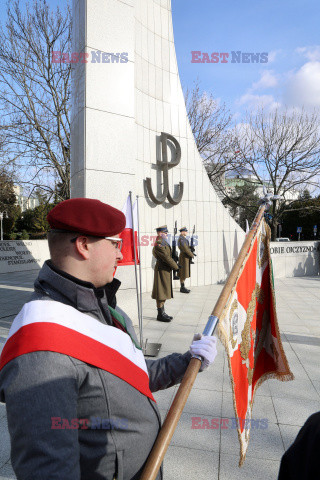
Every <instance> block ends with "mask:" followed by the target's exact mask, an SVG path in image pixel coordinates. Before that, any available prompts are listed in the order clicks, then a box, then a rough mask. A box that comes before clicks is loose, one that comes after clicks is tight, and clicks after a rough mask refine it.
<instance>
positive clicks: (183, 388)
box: [140, 199, 268, 480]
mask: <svg viewBox="0 0 320 480" xmlns="http://www.w3.org/2000/svg"><path fill="white" fill-rule="evenodd" d="M267 203H268V200H267V199H264V200H263V203H262V205H261V206H260V208H259V210H258V212H257V214H256V216H255V219H254V221H253V223H252V225H251V228H250V231H249V233H248V235H247V236H246V238H245V240H244V242H243V245H242V248H241V250H240V252H239V255H238V258H237V260H236V261H235V264H234V265H233V268H232V270H231V272H230V274H229V277H228V279H227V281H226V283H225V285H224V287H223V289H222V292H221V293H220V296H219V298H218V300H217V302H216V304H215V307H214V309H213V311H212V314H211V315H210V317H209V320H208V323H207V325H206V327H205V329H204V331H203V335H206V336H208V335H213V333H214V330H215V328H216V326H217V324H218V321H219V317H220V316H221V314H222V312H223V309H224V307H225V305H226V303H227V300H228V298H229V296H230V293H231V291H232V288H233V287H234V285H235V283H236V280H237V277H238V275H239V271H240V269H241V266H242V264H243V262H244V260H245V258H246V255H247V252H248V250H249V248H250V246H251V243H252V241H253V238H254V236H255V234H256V232H257V229H258V227H259V225H260V222H261V220H262V218H263V215H264V211H265V209H266V205H267ZM200 367H201V359H200V357H198V358H196V357H193V358H192V359H191V360H190V363H189V366H188V368H187V370H186V373H185V375H184V377H183V379H182V382H181V384H180V386H179V389H178V391H177V394H176V396H175V398H174V400H173V402H172V404H171V407H170V410H169V412H168V414H167V416H166V419H165V421H164V423H163V425H162V427H161V430H160V432H159V435H158V437H157V439H156V441H155V443H154V445H153V448H152V450H151V452H150V455H149V457H148V460H147V462H146V465H145V467H144V469H143V472H142V476H141V477H140V480H155V478H156V476H157V474H158V471H159V469H160V466H161V463H162V461H163V459H164V456H165V454H166V451H167V449H168V446H169V444H170V441H171V438H172V436H173V434H174V431H175V429H176V427H177V424H178V421H179V419H180V417H181V414H182V411H183V408H184V406H185V404H186V402H187V400H188V397H189V394H190V391H191V389H192V387H193V384H194V381H195V379H196V376H197V374H198V372H199V370H200Z"/></svg>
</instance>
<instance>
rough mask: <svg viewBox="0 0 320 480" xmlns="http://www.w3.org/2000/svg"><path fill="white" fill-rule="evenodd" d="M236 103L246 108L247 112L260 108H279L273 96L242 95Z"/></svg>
mask: <svg viewBox="0 0 320 480" xmlns="http://www.w3.org/2000/svg"><path fill="white" fill-rule="evenodd" d="M237 103H238V105H240V106H241V105H245V106H247V108H248V109H249V110H257V109H258V108H261V107H262V108H264V109H267V110H275V109H276V108H278V107H279V106H280V104H279V103H278V102H277V101H276V100H275V98H274V96H273V95H253V94H252V93H246V94H245V95H242V97H240V99H239V100H238V101H237Z"/></svg>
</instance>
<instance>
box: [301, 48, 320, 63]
mask: <svg viewBox="0 0 320 480" xmlns="http://www.w3.org/2000/svg"><path fill="white" fill-rule="evenodd" d="M296 52H297V53H299V54H301V55H303V56H304V57H305V58H307V59H308V60H309V61H310V62H319V61H320V45H313V46H310V47H299V48H296Z"/></svg>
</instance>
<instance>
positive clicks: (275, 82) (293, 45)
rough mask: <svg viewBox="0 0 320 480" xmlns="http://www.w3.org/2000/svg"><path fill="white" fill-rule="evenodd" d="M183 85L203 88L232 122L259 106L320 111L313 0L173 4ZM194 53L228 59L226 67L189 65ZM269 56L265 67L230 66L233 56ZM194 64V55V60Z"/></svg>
mask: <svg viewBox="0 0 320 480" xmlns="http://www.w3.org/2000/svg"><path fill="white" fill-rule="evenodd" d="M172 11H173V28H174V36H175V46H176V52H177V60H178V67H179V73H180V78H181V82H182V85H183V87H189V89H190V88H192V85H193V82H194V81H197V79H198V80H199V82H200V88H201V90H205V91H207V92H210V93H212V94H213V95H214V97H216V98H218V99H220V101H221V102H224V103H226V104H227V106H228V108H229V109H230V110H231V111H232V112H233V113H234V114H235V116H236V117H237V116H241V115H244V114H245V112H246V111H252V110H254V109H256V108H257V106H259V105H261V104H263V105H264V106H265V108H267V109H270V110H272V109H274V108H276V107H285V106H288V107H289V108H291V107H302V106H304V107H305V108H306V109H308V110H309V109H311V110H312V109H314V108H315V107H316V108H317V107H320V37H319V20H320V2H319V1H318V0H304V1H301V0H280V1H279V0H267V1H266V0H258V1H256V2H253V1H252V0H242V1H241V2H238V1H234V0H225V1H223V2H221V1H216V2H212V1H209V0H201V1H199V2H194V1H191V0H172ZM191 51H201V52H202V53H203V52H206V53H208V54H209V60H210V59H211V53H213V52H217V53H223V52H226V53H229V55H230V57H229V59H228V63H221V62H220V61H219V63H192V62H191V59H192V55H191ZM232 51H241V52H242V53H263V52H266V53H268V62H267V63H231V61H230V60H231V52H232ZM198 58H199V57H198Z"/></svg>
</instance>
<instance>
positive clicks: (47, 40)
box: [0, 0, 71, 198]
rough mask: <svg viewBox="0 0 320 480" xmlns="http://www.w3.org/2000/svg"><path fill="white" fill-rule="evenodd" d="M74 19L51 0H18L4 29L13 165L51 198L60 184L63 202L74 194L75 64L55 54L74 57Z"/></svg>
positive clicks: (4, 95)
mask: <svg viewBox="0 0 320 480" xmlns="http://www.w3.org/2000/svg"><path fill="white" fill-rule="evenodd" d="M70 19H71V13H70V8H69V6H67V7H66V8H65V10H64V11H63V12H61V11H60V9H59V8H57V9H56V10H55V11H51V10H50V7H49V5H48V3H47V0H33V2H32V4H30V3H29V2H28V3H26V4H24V5H23V6H21V5H20V1H19V0H14V1H11V2H10V3H9V2H8V9H7V20H6V25H5V26H2V27H1V28H0V35H1V44H0V111H1V115H2V120H1V129H2V132H3V133H4V134H5V138H6V146H7V157H6V158H7V161H8V160H9V161H10V162H11V164H12V166H13V167H14V169H15V173H16V178H17V181H19V183H25V184H28V185H29V186H31V187H32V188H37V187H41V188H42V189H43V190H46V191H47V192H49V193H51V194H52V193H53V192H54V190H55V184H56V183H59V184H60V185H59V192H60V196H61V197H62V198H68V197H69V192H70V121H69V110H70V73H71V64H70V63H54V62H52V53H53V52H54V51H60V52H70V46H71V20H70ZM48 178H49V180H51V182H50V181H49V183H48ZM50 183H51V184H50Z"/></svg>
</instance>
